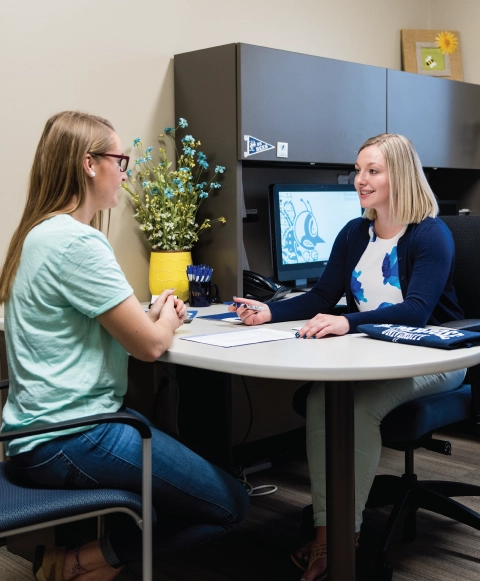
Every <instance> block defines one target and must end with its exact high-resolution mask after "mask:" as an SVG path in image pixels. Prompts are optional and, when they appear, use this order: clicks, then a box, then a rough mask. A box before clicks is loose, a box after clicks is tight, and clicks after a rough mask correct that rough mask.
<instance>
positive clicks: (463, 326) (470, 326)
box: [440, 319, 480, 331]
mask: <svg viewBox="0 0 480 581" xmlns="http://www.w3.org/2000/svg"><path fill="white" fill-rule="evenodd" d="M440 326H441V327H449V328H450V329H460V330H461V331H480V319H460V320H458V321H449V322H448V323H442V324H441V325H440Z"/></svg>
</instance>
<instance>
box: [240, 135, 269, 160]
mask: <svg viewBox="0 0 480 581" xmlns="http://www.w3.org/2000/svg"><path fill="white" fill-rule="evenodd" d="M243 139H245V141H246V142H247V151H244V152H243V155H244V156H245V157H248V156H249V155H255V154H256V153H262V151H268V150H269V149H275V146H274V145H270V143H267V142H266V141H262V140H261V139H257V138H256V137H252V136H251V135H244V136H243Z"/></svg>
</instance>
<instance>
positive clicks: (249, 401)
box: [240, 375, 253, 446]
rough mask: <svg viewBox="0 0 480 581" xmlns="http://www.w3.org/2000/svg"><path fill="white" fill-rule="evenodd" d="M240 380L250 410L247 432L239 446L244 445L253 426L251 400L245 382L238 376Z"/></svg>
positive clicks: (243, 378)
mask: <svg viewBox="0 0 480 581" xmlns="http://www.w3.org/2000/svg"><path fill="white" fill-rule="evenodd" d="M240 377H241V378H242V383H243V388H244V389H245V394H246V396H247V400H248V407H249V409H250V422H249V424H248V428H247V432H246V434H245V436H244V437H243V440H242V441H241V442H240V446H241V445H242V444H245V442H246V440H247V438H248V436H249V435H250V430H251V429H252V424H253V406H252V398H251V397H250V392H249V391H248V387H247V382H246V381H245V377H244V376H243V375H241V376H240Z"/></svg>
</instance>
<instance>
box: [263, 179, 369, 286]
mask: <svg viewBox="0 0 480 581" xmlns="http://www.w3.org/2000/svg"><path fill="white" fill-rule="evenodd" d="M361 215H362V209H361V207H360V202H359V199H358V195H357V192H356V190H355V187H354V186H353V185H338V184H316V185H312V184H274V185H271V186H270V234H271V239H272V256H273V268H274V276H275V278H276V279H277V280H279V281H281V282H285V281H289V282H290V283H291V286H295V287H300V288H301V287H302V286H308V282H309V281H316V280H317V279H318V278H319V277H320V276H321V274H322V272H323V270H324V269H325V266H326V264H327V261H328V259H329V257H330V252H331V251H332V246H333V243H334V241H335V238H336V236H337V234H338V233H339V232H340V230H341V229H342V228H343V226H345V224H346V223H347V222H348V221H349V220H352V219H353V218H359V217H360V216H361Z"/></svg>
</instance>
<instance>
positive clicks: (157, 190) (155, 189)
mask: <svg viewBox="0 0 480 581" xmlns="http://www.w3.org/2000/svg"><path fill="white" fill-rule="evenodd" d="M159 191H160V190H159V189H158V188H157V186H155V187H153V188H152V189H151V192H152V194H154V195H156V194H158V192H159Z"/></svg>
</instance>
